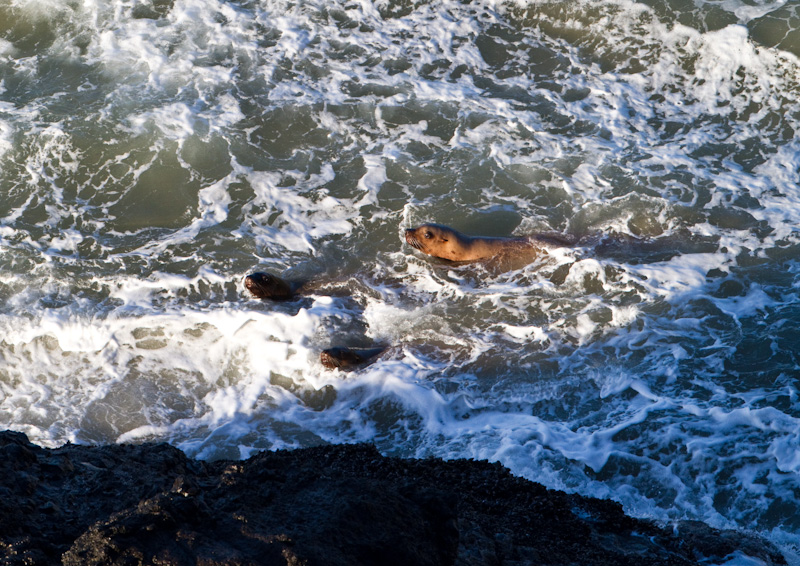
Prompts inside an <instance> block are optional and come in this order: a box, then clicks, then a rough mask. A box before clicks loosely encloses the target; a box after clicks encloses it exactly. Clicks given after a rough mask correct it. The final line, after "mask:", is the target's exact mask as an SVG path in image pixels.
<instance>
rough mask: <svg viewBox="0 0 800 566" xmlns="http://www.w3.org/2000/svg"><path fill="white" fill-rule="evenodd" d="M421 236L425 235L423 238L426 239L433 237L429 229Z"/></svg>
mask: <svg viewBox="0 0 800 566" xmlns="http://www.w3.org/2000/svg"><path fill="white" fill-rule="evenodd" d="M423 236H425V239H426V240H430V239H431V238H433V232H431V231H430V230H429V231H427V232H425V233H424V234H423Z"/></svg>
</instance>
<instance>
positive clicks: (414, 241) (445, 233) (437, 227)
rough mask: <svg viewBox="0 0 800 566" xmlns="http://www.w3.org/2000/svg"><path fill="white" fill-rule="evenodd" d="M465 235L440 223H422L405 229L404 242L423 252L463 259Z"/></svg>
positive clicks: (451, 258)
mask: <svg viewBox="0 0 800 566" xmlns="http://www.w3.org/2000/svg"><path fill="white" fill-rule="evenodd" d="M465 238H466V237H465V236H464V235H463V234H460V233H459V232H456V231H455V230H453V229H452V228H450V227H448V226H443V225H442V224H423V225H422V226H419V227H418V228H407V229H406V242H407V243H408V245H410V246H411V247H413V248H416V249H418V250H419V251H421V252H422V253H424V254H427V255H432V256H434V257H439V258H442V259H449V260H451V261H463V260H464V259H465V258H464V241H465Z"/></svg>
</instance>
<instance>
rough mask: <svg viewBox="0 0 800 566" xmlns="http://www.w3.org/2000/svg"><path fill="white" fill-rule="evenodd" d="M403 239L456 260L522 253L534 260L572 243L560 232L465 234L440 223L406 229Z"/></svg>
mask: <svg viewBox="0 0 800 566" xmlns="http://www.w3.org/2000/svg"><path fill="white" fill-rule="evenodd" d="M405 239H406V242H407V243H408V244H409V245H410V246H411V247H413V248H415V249H418V250H419V251H421V252H422V253H424V254H427V255H430V256H433V257H438V258H441V259H446V260H449V261H457V262H470V261H482V260H488V259H491V258H494V257H500V256H505V257H514V256H524V257H525V258H529V259H530V260H533V259H534V258H535V257H536V256H537V255H539V254H540V253H546V252H545V251H544V249H545V248H547V247H564V246H573V245H575V241H573V240H572V239H570V238H569V237H568V236H563V235H561V234H537V235H534V236H521V237H508V238H499V237H488V236H468V235H467V234H462V233H461V232H459V231H458V230H454V229H452V228H450V227H449V226H444V225H442V224H423V225H422V226H419V227H418V228H407V229H406V232H405Z"/></svg>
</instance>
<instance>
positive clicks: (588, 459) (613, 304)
mask: <svg viewBox="0 0 800 566" xmlns="http://www.w3.org/2000/svg"><path fill="white" fill-rule="evenodd" d="M798 55H800V4H798V3H797V2H794V1H781V0H775V1H770V0H694V2H689V1H683V0H647V1H643V2H634V1H632V0H580V1H572V0H565V1H552V2H547V1H541V2H540V1H533V0H532V1H529V2H512V3H500V2H492V1H489V0H482V1H480V0H476V1H473V2H469V1H467V2H462V1H456V0H452V1H451V0H437V1H435V2H426V1H422V0H420V1H417V2H415V1H413V0H396V1H395V0H392V1H387V0H375V1H374V2H371V1H368V0H352V1H332V0H325V1H308V2H304V1H300V2H289V1H281V0H112V1H105V0H102V1H101V0H67V1H63V0H35V1H34V0H0V297H2V301H0V425H2V426H3V427H5V428H11V429H16V430H21V431H23V432H25V433H27V434H28V435H29V436H30V437H31V439H32V440H33V441H35V442H37V443H40V444H42V445H45V446H56V445H60V444H62V443H65V442H67V441H71V442H79V443H109V442H140V441H153V440H155V441H157V440H165V441H168V442H170V443H172V444H174V445H176V446H178V447H180V448H181V449H183V450H184V451H185V452H186V453H187V454H189V455H190V456H194V457H199V458H241V457H246V456H248V455H249V454H251V453H252V452H253V451H256V450H263V449H277V448H286V447H301V446H310V445H314V444H319V443H327V442H359V441H364V442H373V443H375V444H376V445H377V447H378V448H379V449H380V450H381V451H382V452H383V453H385V454H391V455H399V456H406V457H424V456H439V457H443V458H457V457H467V458H481V459H490V460H496V461H500V462H502V463H503V464H504V465H506V466H508V467H509V468H510V469H511V470H512V471H513V472H514V473H516V474H519V475H522V476H525V477H528V478H530V479H533V480H536V481H539V482H542V483H544V484H545V485H547V486H550V487H554V488H560V489H566V490H570V491H576V492H579V493H582V494H585V495H593V496H600V497H607V498H612V499H615V500H618V501H620V502H621V503H622V504H623V505H624V506H625V508H626V510H627V511H628V512H630V513H632V514H634V515H637V516H642V517H650V518H654V519H657V520H663V521H668V522H669V521H673V520H679V519H699V520H703V521H706V522H708V523H710V524H712V525H714V526H717V527H739V528H745V529H752V530H755V531H757V532H760V533H762V534H767V535H768V536H770V537H771V538H772V539H773V540H775V541H776V542H778V543H779V544H782V545H783V546H784V548H786V549H789V550H791V549H792V548H794V549H795V550H796V549H797V548H798V547H800V513H798V505H800V476H798V472H800V399H799V398H798V376H800V301H798V294H799V293H800V232H798V228H797V227H798V225H800V184H799V183H800V142H798V139H797V136H796V132H797V130H798V129H800V64H799V63H798ZM425 221H434V222H439V223H443V224H448V225H451V226H453V227H455V228H457V229H459V230H461V231H462V232H466V233H471V234H482V235H511V234H516V235H520V234H528V233H533V232H538V231H543V230H546V231H559V232H562V233H568V234H571V235H573V236H576V237H580V238H582V242H584V244H582V245H581V246H579V247H577V248H575V249H565V250H559V251H556V252H554V253H551V254H549V255H548V256H546V257H543V258H541V259H539V260H537V261H536V262H534V263H533V264H531V265H528V266H515V267H518V268H516V269H510V270H502V269H494V268H492V266H481V265H466V266H465V265H451V264H446V263H444V262H442V261H438V260H433V259H431V258H429V257H426V256H422V255H420V254H419V253H418V252H416V251H415V250H413V249H412V248H411V247H410V246H408V245H406V244H405V243H403V241H402V238H401V236H402V232H403V229H404V228H406V227H410V226H414V225H417V224H419V223H421V222H425ZM257 270H258V271H270V272H273V273H276V274H281V275H283V276H284V277H287V278H289V279H292V278H294V279H311V280H312V281H313V282H314V289H315V290H314V291H313V292H312V293H310V294H308V295H306V296H304V297H302V298H299V299H298V300H296V301H289V302H281V303H268V302H261V301H257V300H254V299H252V298H250V297H249V296H248V295H247V293H246V292H245V291H244V288H243V287H242V278H243V277H244V276H245V275H246V274H247V273H249V272H252V271H257ZM375 344H385V345H388V346H389V349H388V350H387V351H386V353H385V354H384V355H383V356H382V357H381V358H380V359H379V360H378V361H377V362H375V363H374V364H372V365H370V366H367V367H364V368H362V369H360V370H358V371H355V372H349V373H344V372H340V371H327V370H325V369H324V368H323V367H322V365H321V364H320V363H319V352H320V350H321V349H323V348H326V347H329V346H338V345H349V346H372V345H375Z"/></svg>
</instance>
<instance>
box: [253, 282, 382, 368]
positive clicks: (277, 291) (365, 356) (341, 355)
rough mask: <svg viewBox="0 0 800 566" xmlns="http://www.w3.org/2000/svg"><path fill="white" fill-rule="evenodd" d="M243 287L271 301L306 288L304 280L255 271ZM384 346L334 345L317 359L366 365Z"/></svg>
mask: <svg viewBox="0 0 800 566" xmlns="http://www.w3.org/2000/svg"><path fill="white" fill-rule="evenodd" d="M244 286H245V289H247V290H248V291H250V294H251V295H253V297H255V298H256V299H269V300H272V301H288V300H291V299H294V298H297V297H298V296H300V295H302V294H303V292H304V291H305V290H308V289H307V288H306V283H304V282H290V281H286V280H285V279H282V278H281V277H278V276H277V275H273V274H271V273H265V272H262V271H257V272H255V273H251V274H250V275H247V276H246V277H245V278H244ZM384 350H386V348H385V347H379V348H347V347H342V346H340V347H335V348H328V349H327V350H323V351H322V352H321V353H320V355H319V360H320V362H321V363H322V365H323V366H325V367H326V368H328V369H341V370H351V369H355V368H357V367H358V366H361V365H366V364H368V363H370V362H372V361H373V360H374V359H375V358H377V357H378V356H379V355H380V354H381V353H382V352H383V351H384Z"/></svg>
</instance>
